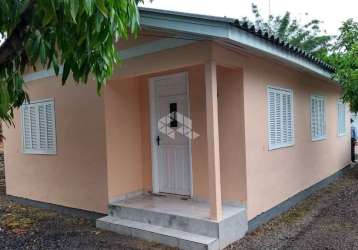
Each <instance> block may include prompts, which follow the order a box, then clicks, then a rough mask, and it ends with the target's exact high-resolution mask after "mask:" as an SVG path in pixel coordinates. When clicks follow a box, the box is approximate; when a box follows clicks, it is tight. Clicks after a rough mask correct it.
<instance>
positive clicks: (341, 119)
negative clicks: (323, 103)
mask: <svg viewBox="0 0 358 250" xmlns="http://www.w3.org/2000/svg"><path fill="white" fill-rule="evenodd" d="M337 109H338V135H339V136H343V135H345V134H346V105H345V104H344V103H343V102H342V101H341V100H339V101H338V102H337Z"/></svg>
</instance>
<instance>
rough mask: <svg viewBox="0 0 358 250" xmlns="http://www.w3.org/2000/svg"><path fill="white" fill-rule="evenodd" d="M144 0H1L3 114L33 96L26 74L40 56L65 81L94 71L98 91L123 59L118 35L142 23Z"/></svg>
mask: <svg viewBox="0 0 358 250" xmlns="http://www.w3.org/2000/svg"><path fill="white" fill-rule="evenodd" d="M137 4H138V0H121V1H118V0H12V1H9V0H0V6H1V8H0V37H1V39H3V40H4V41H3V42H2V45H1V47H0V119H1V120H4V121H5V122H7V123H12V119H13V110H14V109H15V108H18V107H19V106H21V105H22V103H23V102H25V101H26V100H27V99H28V96H27V94H26V92H25V90H24V88H23V87H24V80H23V78H22V74H23V73H24V71H25V69H26V67H27V66H32V67H34V68H35V67H36V66H38V65H36V63H37V62H40V64H41V66H43V67H46V68H53V69H54V71H55V73H56V74H57V75H58V74H59V73H60V71H61V69H60V65H63V74H62V83H63V84H65V83H66V80H67V78H68V76H69V75H70V73H71V74H72V76H73V78H74V80H75V81H76V82H78V83H86V82H87V79H88V76H89V74H93V75H94V77H95V78H96V81H97V86H98V91H100V90H101V87H102V86H103V85H104V84H105V83H106V80H107V79H108V78H109V77H110V76H111V74H112V71H113V67H114V65H115V64H117V63H119V62H120V58H119V56H118V51H117V48H116V46H115V41H117V40H118V39H123V38H127V37H128V35H129V34H135V33H136V32H137V30H138V27H139V14H138V9H137Z"/></svg>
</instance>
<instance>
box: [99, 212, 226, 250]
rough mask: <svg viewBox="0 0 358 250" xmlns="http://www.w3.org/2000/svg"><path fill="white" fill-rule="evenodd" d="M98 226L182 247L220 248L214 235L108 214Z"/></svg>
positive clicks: (215, 249) (216, 249) (210, 249)
mask: <svg viewBox="0 0 358 250" xmlns="http://www.w3.org/2000/svg"><path fill="white" fill-rule="evenodd" d="M96 226H97V227H98V228H101V229H104V230H108V231H112V232H116V233H119V234H124V235H128V236H132V237H137V238H140V239H144V240H148V241H154V242H159V243H162V244H164V245H168V246H171V247H178V248H180V249H185V250H186V249H188V250H189V249H190V250H192V249H203V250H204V249H205V250H218V249H219V240H218V239H217V238H214V237H208V236H203V235H200V234H195V233H189V232H184V231H181V230H177V229H172V228H166V227H162V226H157V225H152V224H147V223H142V222H138V221H133V220H127V219H122V218H118V217H114V216H106V217H103V218H101V219H98V220H97V222H96Z"/></svg>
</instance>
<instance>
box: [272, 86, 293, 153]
mask: <svg viewBox="0 0 358 250" xmlns="http://www.w3.org/2000/svg"><path fill="white" fill-rule="evenodd" d="M267 95H268V98H267V99H268V131H269V150H272V149H277V148H282V147H288V146H292V145H293V144H294V135H293V131H294V128H293V94H292V91H291V90H288V89H282V88H275V87H268V89H267Z"/></svg>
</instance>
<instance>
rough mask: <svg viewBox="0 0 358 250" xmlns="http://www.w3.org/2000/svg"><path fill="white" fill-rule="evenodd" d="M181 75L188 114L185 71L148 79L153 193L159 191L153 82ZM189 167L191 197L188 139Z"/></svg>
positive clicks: (190, 161)
mask: <svg viewBox="0 0 358 250" xmlns="http://www.w3.org/2000/svg"><path fill="white" fill-rule="evenodd" d="M178 76H183V77H184V80H185V81H186V87H187V91H186V92H187V103H188V114H189V116H190V98H189V78H188V73H187V72H181V73H175V74H170V75H164V76H158V77H152V78H150V79H149V104H150V127H151V129H150V138H151V153H152V186H153V193H159V182H158V176H159V172H158V145H157V143H156V138H157V136H158V134H157V133H158V127H157V126H158V125H157V119H156V112H157V102H156V93H155V82H156V81H157V80H161V79H166V78H171V77H178ZM189 167H190V183H191V187H190V196H191V197H193V194H194V188H193V187H194V186H193V166H192V142H191V140H189Z"/></svg>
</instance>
